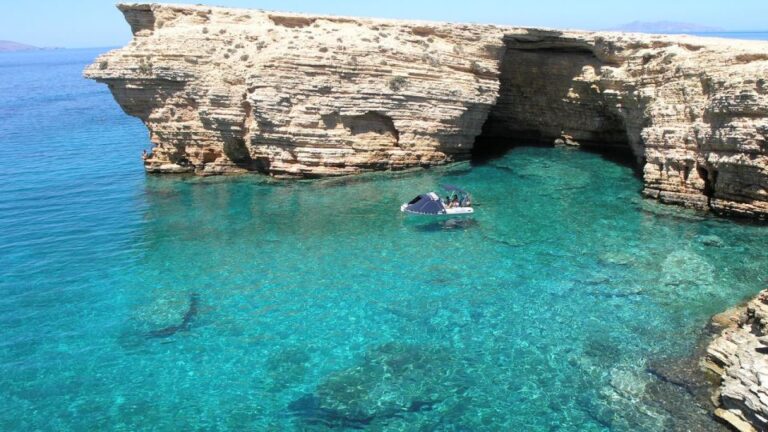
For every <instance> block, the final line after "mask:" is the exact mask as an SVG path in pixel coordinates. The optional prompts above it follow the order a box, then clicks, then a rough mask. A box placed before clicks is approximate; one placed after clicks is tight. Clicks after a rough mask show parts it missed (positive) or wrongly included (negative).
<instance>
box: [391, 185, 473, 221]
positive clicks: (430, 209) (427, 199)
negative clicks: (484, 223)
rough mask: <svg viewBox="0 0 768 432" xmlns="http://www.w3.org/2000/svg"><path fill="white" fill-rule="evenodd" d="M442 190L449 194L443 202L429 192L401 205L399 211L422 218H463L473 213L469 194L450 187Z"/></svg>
mask: <svg viewBox="0 0 768 432" xmlns="http://www.w3.org/2000/svg"><path fill="white" fill-rule="evenodd" d="M442 188H443V189H445V190H446V191H449V192H450V194H449V195H448V197H447V199H446V201H445V202H443V200H442V199H440V197H439V196H438V195H437V194H436V193H434V192H429V193H425V194H422V195H419V196H417V197H416V198H414V199H412V200H411V201H410V202H407V203H405V204H403V205H401V206H400V211H401V212H403V213H408V214H414V215H423V216H464V215H471V214H473V213H474V212H475V209H474V208H472V197H471V195H470V194H469V192H467V191H464V190H461V189H459V188H457V187H456V186H451V185H443V186H442Z"/></svg>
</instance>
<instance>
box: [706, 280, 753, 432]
mask: <svg viewBox="0 0 768 432" xmlns="http://www.w3.org/2000/svg"><path fill="white" fill-rule="evenodd" d="M721 316H722V317H726V319H724V320H721V321H725V323H724V324H725V326H726V328H725V330H724V331H723V333H722V335H721V336H720V337H718V338H717V339H715V340H714V341H713V342H712V343H711V344H710V345H709V347H708V348H707V357H706V358H705V359H704V367H705V368H706V369H708V370H710V371H712V372H714V373H715V374H716V375H717V376H719V377H720V380H721V385H720V387H719V388H718V390H717V392H716V394H715V396H714V398H713V401H714V402H715V403H716V405H718V409H717V411H716V412H715V413H716V414H717V415H718V416H719V417H720V418H722V419H723V420H724V421H726V422H727V423H729V424H731V425H732V426H733V427H734V428H736V429H737V430H739V431H741V432H754V431H758V430H760V431H764V430H768V291H763V292H762V293H760V295H759V296H758V297H757V298H756V299H755V300H753V301H751V302H750V303H749V304H748V305H747V306H746V307H744V308H739V309H737V310H735V311H731V312H730V313H726V314H723V315H721Z"/></svg>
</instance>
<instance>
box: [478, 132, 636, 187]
mask: <svg viewBox="0 0 768 432" xmlns="http://www.w3.org/2000/svg"><path fill="white" fill-rule="evenodd" d="M521 147H537V148H552V147H553V146H552V145H551V144H546V143H541V142H536V141H532V142H521V141H519V140H499V139H489V138H481V139H479V140H478V142H477V143H476V145H475V149H474V151H473V152H472V160H471V161H470V165H471V166H472V167H478V166H485V165H490V164H492V162H493V161H495V160H497V159H501V158H503V157H504V156H506V155H507V153H509V152H511V151H513V150H515V149H517V148H521ZM565 149H566V150H571V151H585V152H587V153H592V154H595V155H598V156H600V157H601V158H602V159H603V160H606V161H609V162H613V163H615V164H617V165H620V166H624V167H628V168H632V171H633V172H634V174H635V176H637V177H638V178H642V175H643V165H644V164H643V163H638V160H637V157H636V156H635V155H634V153H632V149H631V148H630V147H629V146H622V145H606V146H600V145H581V146H580V147H573V148H570V147H569V148H565Z"/></svg>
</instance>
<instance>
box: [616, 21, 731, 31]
mask: <svg viewBox="0 0 768 432" xmlns="http://www.w3.org/2000/svg"><path fill="white" fill-rule="evenodd" d="M609 30H611V31H622V32H633V33H715V32H723V31H725V29H722V28H720V27H709V26H703V25H699V24H691V23H682V22H673V21H657V22H643V21H635V22H631V23H629V24H624V25H621V26H618V27H615V28H612V29H609Z"/></svg>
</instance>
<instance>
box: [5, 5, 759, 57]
mask: <svg viewBox="0 0 768 432" xmlns="http://www.w3.org/2000/svg"><path fill="white" fill-rule="evenodd" d="M200 2H201V0H192V1H191V2H190V3H200ZM202 2H203V3H205V4H211V5H217V6H230V7H246V8H257V9H268V10H283V11H295V12H308V13H323V14H334V15H355V16H372V17H382V18H411V19H426V20H437V21H456V22H478V23H493V24H506V25H519V26H545V27H560V28H574V29H575V28H578V29H586V30H599V29H606V28H611V27H616V26H618V25H621V24H625V23H628V22H632V21H680V22H688V23H695V24H701V25H707V26H714V27H722V28H724V29H727V30H734V31H738V30H767V29H768V20H767V18H768V0H728V1H726V0H628V1H627V0H611V1H605V0H600V1H598V0H526V1H515V0H473V1H466V0H464V1H461V2H459V1H451V0H384V1H375V2H374V1H370V0H325V1H323V0H250V1H249V0H212V1H205V0H202ZM114 3H115V2H114V1H113V0H70V1H63V0H3V5H2V6H0V40H13V41H17V42H23V43H28V44H32V45H37V46H60V47H104V46H117V45H123V44H125V43H126V42H128V41H129V40H130V36H131V35H130V31H129V29H128V25H127V24H126V23H125V21H124V20H123V18H122V15H121V14H120V12H119V11H118V10H117V9H116V8H115V6H114ZM173 3H182V1H178V0H177V1H175V2H173Z"/></svg>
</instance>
